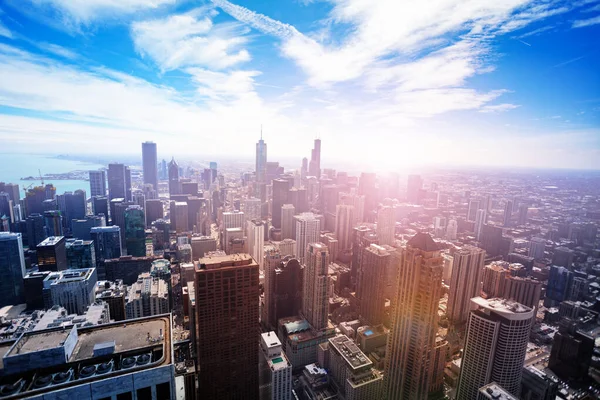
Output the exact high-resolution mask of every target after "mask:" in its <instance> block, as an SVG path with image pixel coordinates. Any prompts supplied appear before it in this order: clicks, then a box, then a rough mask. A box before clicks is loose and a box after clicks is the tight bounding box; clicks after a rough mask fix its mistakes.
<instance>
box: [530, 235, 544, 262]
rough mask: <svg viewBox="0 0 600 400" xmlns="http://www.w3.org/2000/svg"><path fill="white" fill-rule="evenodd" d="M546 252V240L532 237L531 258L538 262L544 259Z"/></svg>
mask: <svg viewBox="0 0 600 400" xmlns="http://www.w3.org/2000/svg"><path fill="white" fill-rule="evenodd" d="M545 251H546V239H544V238H539V237H532V238H531V241H530V242H529V257H533V258H535V259H536V260H540V259H542V258H544V253H545Z"/></svg>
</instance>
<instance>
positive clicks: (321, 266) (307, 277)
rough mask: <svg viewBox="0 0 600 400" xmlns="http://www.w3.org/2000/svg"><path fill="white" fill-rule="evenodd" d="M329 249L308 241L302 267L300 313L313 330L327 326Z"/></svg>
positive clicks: (321, 244)
mask: <svg viewBox="0 0 600 400" xmlns="http://www.w3.org/2000/svg"><path fill="white" fill-rule="evenodd" d="M328 271H329V250H328V249H327V246H325V245H324V244H323V243H309V245H308V250H307V251H306V266H305V267H304V296H303V298H302V313H303V315H304V318H306V320H307V321H308V322H309V323H310V325H311V326H312V327H313V328H314V329H315V330H321V329H325V328H327V322H328V317H327V316H328V310H329V296H328V292H327V289H328V283H329V276H328Z"/></svg>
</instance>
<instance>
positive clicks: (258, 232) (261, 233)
mask: <svg viewBox="0 0 600 400" xmlns="http://www.w3.org/2000/svg"><path fill="white" fill-rule="evenodd" d="M246 232H247V235H248V253H250V255H251V256H252V258H254V260H256V263H257V264H258V266H259V269H260V270H261V271H262V269H263V264H264V257H265V225H264V223H263V222H262V221H261V220H254V221H248V222H247V228H246Z"/></svg>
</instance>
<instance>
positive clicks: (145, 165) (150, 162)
mask: <svg viewBox="0 0 600 400" xmlns="http://www.w3.org/2000/svg"><path fill="white" fill-rule="evenodd" d="M142 169H143V173H144V184H150V185H152V188H153V189H154V190H155V191H156V192H157V193H158V155H157V154H156V143H154V142H144V143H142Z"/></svg>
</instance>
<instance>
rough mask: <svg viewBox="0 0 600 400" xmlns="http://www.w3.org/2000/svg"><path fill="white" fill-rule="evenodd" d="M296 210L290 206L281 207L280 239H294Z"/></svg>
mask: <svg viewBox="0 0 600 400" xmlns="http://www.w3.org/2000/svg"><path fill="white" fill-rule="evenodd" d="M295 213H296V208H295V207H294V206H293V205H292V204H284V205H283V206H281V239H293V238H294V233H295V232H294V214H295Z"/></svg>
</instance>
